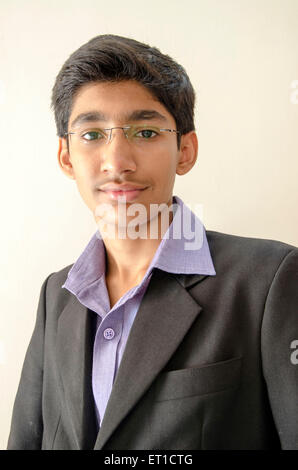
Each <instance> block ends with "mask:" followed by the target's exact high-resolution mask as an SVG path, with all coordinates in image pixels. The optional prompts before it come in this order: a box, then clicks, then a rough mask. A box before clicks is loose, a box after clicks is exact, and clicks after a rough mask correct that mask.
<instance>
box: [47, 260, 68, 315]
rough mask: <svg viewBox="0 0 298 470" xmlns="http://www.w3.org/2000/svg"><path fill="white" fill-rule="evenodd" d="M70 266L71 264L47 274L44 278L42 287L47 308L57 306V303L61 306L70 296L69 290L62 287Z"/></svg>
mask: <svg viewBox="0 0 298 470" xmlns="http://www.w3.org/2000/svg"><path fill="white" fill-rule="evenodd" d="M72 266H73V264H70V265H68V266H65V267H64V268H62V269H60V270H59V271H56V272H53V273H51V274H49V275H48V276H47V278H46V279H45V281H44V283H43V286H42V287H44V288H45V302H46V305H47V306H49V308H51V307H57V305H60V307H63V305H65V304H66V303H67V302H68V300H69V297H70V296H72V294H71V293H70V292H69V290H67V289H64V288H62V286H63V284H64V283H65V281H66V279H67V275H68V273H69V271H70V269H71V268H72Z"/></svg>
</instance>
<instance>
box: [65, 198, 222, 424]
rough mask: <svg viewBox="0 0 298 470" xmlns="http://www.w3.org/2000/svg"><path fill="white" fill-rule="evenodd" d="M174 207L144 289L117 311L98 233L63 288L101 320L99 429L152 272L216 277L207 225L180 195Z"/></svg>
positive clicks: (96, 387) (96, 374)
mask: <svg viewBox="0 0 298 470" xmlns="http://www.w3.org/2000/svg"><path fill="white" fill-rule="evenodd" d="M173 203H176V204H177V205H178V208H179V209H178V210H177V211H176V213H174V217H173V220H172V223H171V225H170V227H169V228H168V230H167V232H166V233H165V235H164V237H163V239H162V241H161V242H160V244H159V247H158V249H157V251H156V253H155V255H154V257H153V259H152V261H151V264H150V266H149V268H148V270H147V272H146V274H145V275H144V277H143V279H142V281H141V282H140V284H138V285H137V286H135V287H133V288H132V289H130V290H129V291H127V292H126V293H125V294H124V295H123V296H122V297H121V298H120V299H119V300H118V302H117V303H116V304H115V305H114V306H113V308H111V307H110V300H109V295H108V291H107V286H106V282H105V271H106V264H105V246H104V243H103V240H102V238H101V237H100V233H99V231H97V232H96V233H95V234H94V235H93V237H92V238H91V240H90V241H89V243H88V245H87V246H86V248H85V249H84V251H83V253H82V254H81V255H80V257H79V258H78V260H77V261H76V262H75V263H74V265H73V266H72V268H71V269H70V271H69V273H68V276H67V280H66V282H65V283H64V284H63V286H62V287H64V288H66V289H68V290H69V291H70V292H71V293H73V294H74V295H75V296H76V297H77V299H78V300H79V302H81V304H83V305H84V306H85V307H87V308H89V309H90V310H92V311H94V312H96V313H97V315H98V322H97V331H96V336H95V341H94V348H93V368H92V389H93V395H94V400H95V405H96V415H97V422H98V426H99V427H100V425H101V422H102V419H103V416H104V413H105V410H106V406H107V403H108V400H109V397H110V394H111V391H112V386H113V383H114V380H115V377H116V374H117V371H118V368H119V365H120V362H121V359H122V356H123V352H124V348H125V345H126V341H127V338H128V335H129V332H130V329H131V326H132V324H133V321H134V319H135V316H136V314H137V311H138V309H139V306H140V303H141V300H142V298H143V295H144V294H145V292H146V289H147V286H148V284H149V282H150V279H151V275H152V270H153V268H154V267H156V268H159V269H161V270H163V271H167V272H169V273H180V274H208V275H211V276H212V275H215V274H216V273H215V270H214V266H213V262H212V258H211V255H210V251H209V246H208V242H207V238H206V233H205V228H204V226H203V224H202V222H201V221H200V219H199V218H198V217H197V216H196V215H195V214H194V213H193V212H192V211H191V210H190V209H189V208H188V207H187V206H186V205H185V204H184V203H183V202H182V200H181V199H180V198H178V197H177V196H174V197H173ZM190 228H191V229H192V232H191V231H190ZM179 230H180V233H181V236H180V233H179ZM194 233H196V234H197V241H196V243H195V244H193V245H191V243H192V242H191V240H192V239H193V240H194ZM198 234H199V235H198ZM191 235H193V238H191ZM190 246H191V249H190V248H189V247H190ZM161 315H162V312H161Z"/></svg>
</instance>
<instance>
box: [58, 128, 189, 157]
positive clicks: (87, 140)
mask: <svg viewBox="0 0 298 470" xmlns="http://www.w3.org/2000/svg"><path fill="white" fill-rule="evenodd" d="M114 129H122V131H123V133H124V136H125V137H126V139H128V141H129V142H130V143H132V144H135V145H138V146H140V145H141V146H148V145H150V144H151V145H152V144H153V143H155V144H156V143H158V142H160V140H161V139H162V138H163V133H164V132H173V133H175V134H180V132H179V131H177V130H175V129H161V128H159V127H155V126H151V125H146V124H144V125H129V126H124V127H119V126H117V127H109V128H106V129H98V128H92V129H86V128H85V129H78V131H76V132H66V133H65V134H64V135H65V136H67V135H71V136H73V139H74V143H75V144H76V145H78V146H80V148H81V149H82V150H84V149H85V150H88V151H89V150H90V151H92V150H93V149H95V148H98V147H100V146H102V145H105V144H109V143H110V142H111V140H112V132H113V130H114ZM151 145H150V146H151Z"/></svg>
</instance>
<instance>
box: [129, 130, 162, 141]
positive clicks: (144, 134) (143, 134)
mask: <svg viewBox="0 0 298 470" xmlns="http://www.w3.org/2000/svg"><path fill="white" fill-rule="evenodd" d="M157 135H158V132H157V131H156V130H153V129H139V130H137V131H136V133H135V135H134V136H135V137H139V138H141V139H145V140H149V139H152V138H153V137H155V136H157Z"/></svg>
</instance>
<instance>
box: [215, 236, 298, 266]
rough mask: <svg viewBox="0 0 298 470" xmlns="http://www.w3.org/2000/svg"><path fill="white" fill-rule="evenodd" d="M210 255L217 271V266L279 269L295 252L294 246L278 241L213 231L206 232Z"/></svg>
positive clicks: (296, 250) (296, 252)
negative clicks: (287, 257)
mask: <svg viewBox="0 0 298 470" xmlns="http://www.w3.org/2000/svg"><path fill="white" fill-rule="evenodd" d="M206 237H207V240H208V244H209V249H210V253H211V256H212V259H213V262H214V267H215V270H216V265H217V266H221V267H222V266H225V267H227V266H229V267H231V266H233V265H234V266H242V269H244V270H246V269H249V268H251V269H252V270H254V269H256V268H259V267H260V266H262V267H267V268H270V269H272V268H273V269H277V268H278V266H279V265H280V263H281V262H282V261H283V260H284V259H285V257H286V256H287V255H288V254H290V253H291V252H293V254H295V255H296V256H297V255H298V248H297V247H296V246H294V245H290V244H288V243H284V242H281V241H278V240H272V239H263V238H253V237H244V236H239V235H232V234H227V233H222V232H216V231H212V230H206Z"/></svg>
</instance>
